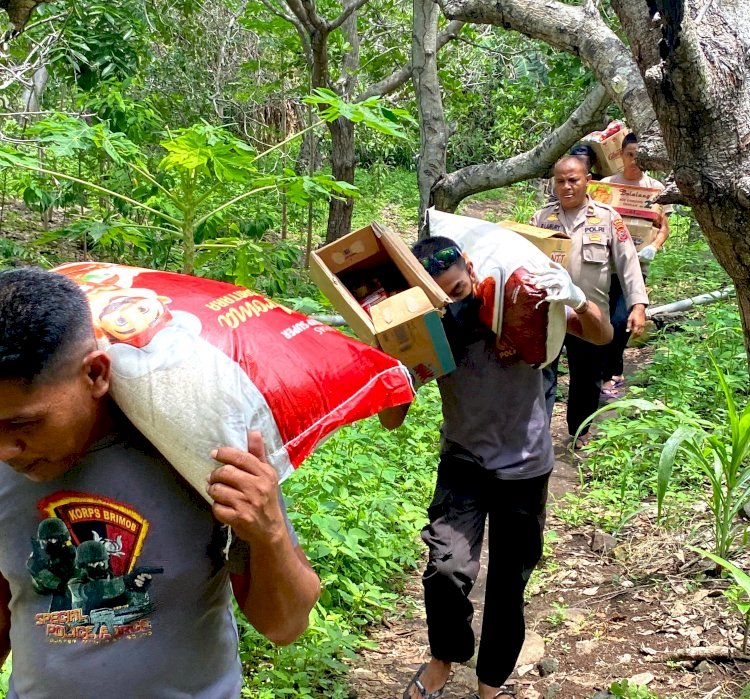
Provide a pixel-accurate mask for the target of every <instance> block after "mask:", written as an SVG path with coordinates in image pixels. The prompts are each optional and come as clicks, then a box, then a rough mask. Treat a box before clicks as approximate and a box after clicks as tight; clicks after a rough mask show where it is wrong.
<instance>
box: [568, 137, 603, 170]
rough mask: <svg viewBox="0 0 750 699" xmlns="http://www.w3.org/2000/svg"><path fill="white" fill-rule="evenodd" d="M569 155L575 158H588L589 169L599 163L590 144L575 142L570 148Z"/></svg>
mask: <svg viewBox="0 0 750 699" xmlns="http://www.w3.org/2000/svg"><path fill="white" fill-rule="evenodd" d="M570 155H572V156H574V157H576V158H580V157H584V158H588V159H589V170H591V169H592V168H594V167H596V165H597V164H598V163H599V161H598V159H597V157H596V151H595V150H594V148H593V146H590V145H589V144H588V143H578V144H576V145H575V146H573V147H572V148H571V149H570Z"/></svg>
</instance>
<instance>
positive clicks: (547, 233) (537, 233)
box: [497, 221, 570, 240]
mask: <svg viewBox="0 0 750 699" xmlns="http://www.w3.org/2000/svg"><path fill="white" fill-rule="evenodd" d="M497 225H498V226H502V227H503V228H509V229H510V230H512V231H515V232H516V233H523V234H525V235H530V236H533V237H535V238H562V239H563V240H570V236H569V235H568V234H567V233H565V232H564V231H553V230H550V229H549V228H537V227H536V226H531V225H529V224H528V223H517V222H516V221H500V223H498V224H497Z"/></svg>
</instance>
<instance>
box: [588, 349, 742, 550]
mask: <svg viewBox="0 0 750 699" xmlns="http://www.w3.org/2000/svg"><path fill="white" fill-rule="evenodd" d="M709 356H710V357H711V361H712V363H713V365H714V370H715V374H716V376H717V378H718V384H719V386H720V387H721V390H722V393H723V398H724V411H723V412H725V414H726V420H725V421H720V422H719V421H716V420H707V419H704V418H699V417H695V416H694V414H693V413H692V411H690V410H688V409H685V410H683V409H681V408H679V407H678V408H674V409H673V408H670V407H669V406H667V405H665V404H664V403H661V402H656V401H648V400H644V399H642V398H634V399H626V400H620V401H615V402H614V403H610V404H609V405H608V406H605V407H603V408H601V409H600V410H599V411H597V412H596V413H594V415H593V416H591V418H589V421H590V420H592V419H594V418H595V417H596V416H597V415H598V414H600V413H602V412H607V411H610V410H617V411H630V415H631V416H633V417H635V418H636V419H637V418H638V417H639V415H640V414H641V413H643V412H660V413H665V414H667V415H668V416H671V417H672V418H674V419H675V420H676V422H677V427H676V428H673V427H667V426H666V425H664V424H662V425H659V426H657V427H653V426H648V427H647V426H646V425H644V424H643V423H640V422H639V423H638V424H637V425H633V424H632V422H631V424H630V426H629V429H630V431H631V432H634V433H640V434H648V435H649V436H650V437H651V438H652V439H655V440H657V441H658V442H663V445H662V447H661V453H660V456H659V464H658V471H657V479H656V496H657V508H658V515H659V517H660V518H661V516H662V513H663V507H664V498H665V497H666V494H667V489H668V488H669V485H670V481H671V480H672V471H673V469H674V465H675V460H676V458H677V456H678V454H682V455H684V456H686V457H687V459H688V460H689V462H690V464H691V465H692V466H693V467H694V468H696V469H697V471H698V472H699V473H702V475H703V476H704V478H705V479H706V480H707V481H708V483H709V485H710V491H709V495H708V496H707V504H708V507H709V509H710V511H711V513H712V515H713V522H712V525H713V534H714V549H715V553H716V555H717V556H720V557H726V556H728V555H729V553H730V550H731V547H732V544H733V542H734V540H735V538H736V536H737V533H738V526H737V525H736V524H735V517H736V515H737V513H738V512H739V511H740V509H741V508H742V505H743V504H744V503H745V501H746V499H747V497H748V494H749V493H750V463H748V461H747V457H748V454H750V404H749V405H747V406H746V407H745V409H744V410H742V411H741V412H740V411H738V409H737V406H736V404H735V399H734V395H733V393H732V390H731V389H730V387H729V384H728V381H727V377H726V376H725V374H724V372H722V371H721V370H720V369H719V367H718V365H717V364H716V362H715V361H714V359H713V357H712V356H711V355H710V353H709ZM632 411H635V413H633V412H632ZM631 419H632V418H631ZM626 490H627V488H626V487H622V488H621V494H622V495H624V494H625V493H624V491H626ZM743 528H744V525H743Z"/></svg>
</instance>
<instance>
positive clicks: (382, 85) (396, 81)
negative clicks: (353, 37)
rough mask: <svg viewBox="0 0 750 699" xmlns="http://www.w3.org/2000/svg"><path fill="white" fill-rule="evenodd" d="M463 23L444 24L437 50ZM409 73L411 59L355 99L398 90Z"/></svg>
mask: <svg viewBox="0 0 750 699" xmlns="http://www.w3.org/2000/svg"><path fill="white" fill-rule="evenodd" d="M465 24H466V22H460V21H457V20H453V21H452V22H449V23H448V24H447V25H446V26H445V28H444V29H443V30H442V31H441V32H439V33H438V37H437V43H436V48H437V50H438V51H439V50H440V49H442V48H443V47H444V46H445V45H446V44H447V43H448V42H449V41H452V40H454V39H456V38H457V37H458V33H459V32H460V31H461V28H462V27H463V26H464V25H465ZM411 74H412V61H409V62H408V63H407V64H406V65H405V66H403V67H402V68H399V69H398V70H395V71H394V72H393V73H391V74H390V75H388V76H387V77H385V78H383V79H382V80H379V81H378V82H376V83H373V84H372V85H370V86H369V87H368V88H367V89H366V90H365V91H364V92H362V93H361V94H359V95H357V101H358V102H361V101H362V100H366V99H367V98H368V97H374V96H375V95H378V96H380V97H382V96H384V95H388V94H390V93H391V92H394V91H395V90H398V88H400V87H401V86H402V85H405V84H406V83H407V82H408V80H409V78H410V77H411Z"/></svg>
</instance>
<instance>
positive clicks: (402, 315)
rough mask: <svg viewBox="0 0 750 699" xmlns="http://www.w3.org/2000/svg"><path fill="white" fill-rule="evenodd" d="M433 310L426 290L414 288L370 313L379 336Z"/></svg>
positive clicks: (387, 300)
mask: <svg viewBox="0 0 750 699" xmlns="http://www.w3.org/2000/svg"><path fill="white" fill-rule="evenodd" d="M433 308H434V306H433V305H432V302H431V301H430V299H429V298H427V294H426V293H425V292H424V290H423V289H421V288H420V287H418V286H414V287H412V288H411V289H407V290H406V291H401V292H400V293H398V294H394V295H393V296H391V297H390V298H387V299H385V300H384V301H381V302H380V303H377V304H375V305H374V306H373V307H372V308H371V309H370V313H372V324H373V327H374V328H375V333H376V334H379V333H382V332H384V331H385V330H388V329H389V328H392V327H394V326H396V325H398V324H399V323H403V322H404V321H406V320H411V319H412V318H415V317H417V316H420V315H423V314H424V313H428V312H429V311H431V310H433Z"/></svg>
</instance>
